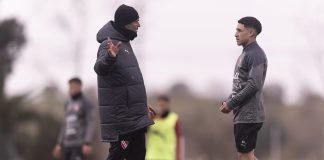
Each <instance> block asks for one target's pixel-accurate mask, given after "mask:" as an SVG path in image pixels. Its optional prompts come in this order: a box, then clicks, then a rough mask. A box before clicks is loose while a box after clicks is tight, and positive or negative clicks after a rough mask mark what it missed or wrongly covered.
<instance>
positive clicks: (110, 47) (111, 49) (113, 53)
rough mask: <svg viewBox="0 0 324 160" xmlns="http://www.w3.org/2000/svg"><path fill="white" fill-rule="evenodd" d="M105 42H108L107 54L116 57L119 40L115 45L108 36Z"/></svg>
mask: <svg viewBox="0 0 324 160" xmlns="http://www.w3.org/2000/svg"><path fill="white" fill-rule="evenodd" d="M107 44H108V54H109V56H111V57H113V58H116V57H117V54H118V51H119V47H120V45H121V42H120V41H119V42H118V43H117V44H116V45H115V44H114V43H113V42H112V40H111V39H110V37H108V39H107Z"/></svg>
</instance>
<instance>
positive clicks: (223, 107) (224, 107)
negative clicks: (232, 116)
mask: <svg viewBox="0 0 324 160" xmlns="http://www.w3.org/2000/svg"><path fill="white" fill-rule="evenodd" d="M219 111H221V112H222V113H225V114H227V113H230V112H231V109H230V108H229V107H228V105H227V103H226V102H223V103H222V106H221V107H219Z"/></svg>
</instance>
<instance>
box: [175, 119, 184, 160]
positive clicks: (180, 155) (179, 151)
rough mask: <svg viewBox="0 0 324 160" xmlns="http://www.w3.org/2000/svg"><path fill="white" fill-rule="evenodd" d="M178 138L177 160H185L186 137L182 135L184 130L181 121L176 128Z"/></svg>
mask: <svg viewBox="0 0 324 160" xmlns="http://www.w3.org/2000/svg"><path fill="white" fill-rule="evenodd" d="M175 131H176V136H177V148H176V149H177V151H176V152H177V160H184V159H185V158H184V156H185V150H184V148H185V147H184V136H183V134H182V129H181V125H180V121H179V119H178V120H177V122H176V126H175Z"/></svg>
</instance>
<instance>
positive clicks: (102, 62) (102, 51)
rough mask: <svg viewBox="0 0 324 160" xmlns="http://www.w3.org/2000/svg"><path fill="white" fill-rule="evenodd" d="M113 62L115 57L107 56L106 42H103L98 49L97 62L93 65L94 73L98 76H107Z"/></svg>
mask: <svg viewBox="0 0 324 160" xmlns="http://www.w3.org/2000/svg"><path fill="white" fill-rule="evenodd" d="M115 62H116V57H112V56H110V55H109V53H108V44H107V41H104V42H103V43H102V44H101V45H100V47H99V51H98V56H97V61H96V64H95V65H94V70H95V72H96V73H97V74H98V75H107V74H108V73H109V71H110V70H111V68H112V66H113V65H114V64H115Z"/></svg>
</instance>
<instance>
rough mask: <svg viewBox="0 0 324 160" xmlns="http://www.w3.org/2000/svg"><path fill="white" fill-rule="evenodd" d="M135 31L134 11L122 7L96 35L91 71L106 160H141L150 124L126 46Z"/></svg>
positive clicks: (135, 67)
mask: <svg viewBox="0 0 324 160" xmlns="http://www.w3.org/2000/svg"><path fill="white" fill-rule="evenodd" d="M139 27H140V23H139V15H138V13H137V11H136V10H135V9H134V8H133V7H130V6H127V5H124V4H123V5H121V6H119V7H118V9H117V10H116V12H115V15H114V21H109V22H108V23H107V24H105V25H104V26H103V27H102V28H101V29H100V30H99V32H98V34H97V41H98V42H99V43H100V46H99V49H98V54H97V61H96V63H95V65H94V70H95V72H96V73H97V77H98V100H99V105H100V107H99V112H100V122H101V124H100V126H101V137H102V141H104V142H109V143H110V149H109V155H108V158H107V160H123V159H127V160H144V159H145V154H146V144H145V133H146V130H147V127H148V126H150V125H152V124H154V122H153V120H152V119H151V116H154V112H153V110H152V109H151V108H150V107H148V105H147V96H146V89H145V85H144V80H143V76H142V73H141V70H140V68H139V65H138V62H137V59H136V56H135V54H134V51H133V49H132V46H131V44H130V41H131V40H134V39H135V38H136V37H137V30H138V28H139Z"/></svg>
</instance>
